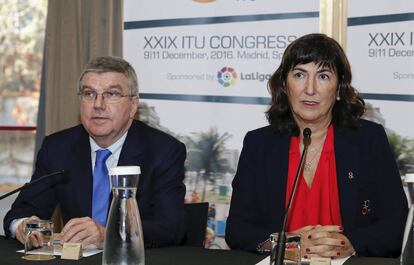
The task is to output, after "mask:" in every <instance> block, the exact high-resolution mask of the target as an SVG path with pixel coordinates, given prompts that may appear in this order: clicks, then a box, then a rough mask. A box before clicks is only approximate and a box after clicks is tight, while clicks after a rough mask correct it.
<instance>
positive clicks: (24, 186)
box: [0, 170, 65, 200]
mask: <svg viewBox="0 0 414 265" xmlns="http://www.w3.org/2000/svg"><path fill="white" fill-rule="evenodd" d="M60 174H62V175H64V174H65V170H61V171H56V172H53V173H50V174H47V175H44V176H42V177H40V178H38V179H36V180H34V181H32V182H26V183H25V184H24V185H23V186H21V187H19V188H17V189H14V190H12V191H10V192H8V193H6V194H3V195H2V196H0V200H3V199H4V198H7V197H9V196H10V195H12V194H14V193H16V192H18V191H20V190H22V189H25V188H28V187H30V186H32V185H34V184H36V183H37V182H40V181H42V180H44V179H46V178H48V177H51V176H54V175H60Z"/></svg>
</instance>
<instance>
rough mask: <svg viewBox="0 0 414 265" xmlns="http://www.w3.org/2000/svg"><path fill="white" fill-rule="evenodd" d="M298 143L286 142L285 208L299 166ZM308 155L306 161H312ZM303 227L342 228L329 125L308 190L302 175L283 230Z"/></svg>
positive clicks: (297, 140) (296, 137)
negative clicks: (334, 226)
mask: <svg viewBox="0 0 414 265" xmlns="http://www.w3.org/2000/svg"><path fill="white" fill-rule="evenodd" d="M299 140H300V139H299V136H294V137H291V140H290V148H289V169H288V179H287V185H286V205H287V203H288V200H289V196H290V192H291V190H292V186H293V182H294V179H295V174H296V170H297V168H298V165H299V162H300V155H301V154H300V150H299ZM312 155H313V154H312V153H308V157H310V159H312ZM307 225H339V226H342V221H341V212H340V209H339V194H338V184H337V178H336V161H335V152H334V135H333V127H332V125H331V126H329V128H328V133H327V135H326V139H325V143H324V145H323V148H322V153H321V157H320V159H319V163H318V165H317V169H316V172H315V176H314V178H313V182H312V185H311V187H308V185H307V184H306V181H305V179H304V178H303V174H302V173H301V175H300V177H299V179H298V186H297V188H296V193H295V196H294V199H293V201H292V208H291V212H290V217H289V221H288V224H287V230H288V231H295V230H297V229H299V228H301V227H304V226H307Z"/></svg>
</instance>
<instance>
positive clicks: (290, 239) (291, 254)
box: [270, 233, 301, 265]
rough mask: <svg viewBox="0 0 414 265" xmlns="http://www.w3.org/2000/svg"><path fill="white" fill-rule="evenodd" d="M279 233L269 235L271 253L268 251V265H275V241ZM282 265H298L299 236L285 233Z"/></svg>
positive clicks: (299, 257) (299, 260) (299, 262)
mask: <svg viewBox="0 0 414 265" xmlns="http://www.w3.org/2000/svg"><path fill="white" fill-rule="evenodd" d="M278 238H279V233H273V234H271V235H270V242H271V251H270V265H275V259H276V252H277V240H278ZM283 264H291V265H300V264H301V256H300V235H298V234H293V233H286V243H285V257H284V260H283Z"/></svg>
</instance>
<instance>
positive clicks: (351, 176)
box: [348, 171, 354, 179]
mask: <svg viewBox="0 0 414 265" xmlns="http://www.w3.org/2000/svg"><path fill="white" fill-rule="evenodd" d="M348 178H349V179H354V173H352V171H349V172H348Z"/></svg>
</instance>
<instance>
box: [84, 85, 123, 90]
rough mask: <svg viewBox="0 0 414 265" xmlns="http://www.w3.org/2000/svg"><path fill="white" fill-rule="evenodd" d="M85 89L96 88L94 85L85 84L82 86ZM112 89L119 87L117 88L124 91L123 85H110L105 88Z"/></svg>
mask: <svg viewBox="0 0 414 265" xmlns="http://www.w3.org/2000/svg"><path fill="white" fill-rule="evenodd" d="M84 89H92V90H95V89H94V88H93V87H90V86H88V85H83V86H82V90H84ZM110 89H117V90H121V91H122V87H121V85H110V86H108V87H106V88H104V89H103V90H110Z"/></svg>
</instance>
